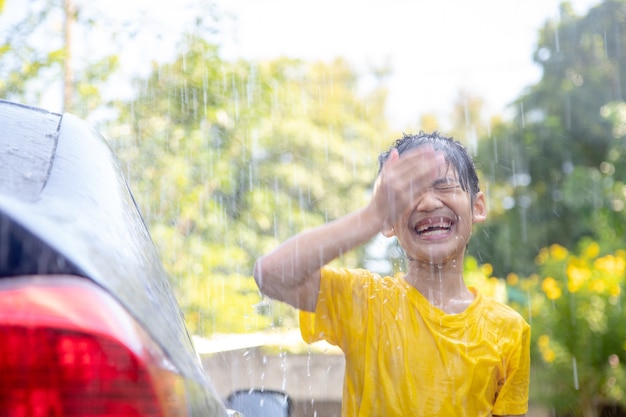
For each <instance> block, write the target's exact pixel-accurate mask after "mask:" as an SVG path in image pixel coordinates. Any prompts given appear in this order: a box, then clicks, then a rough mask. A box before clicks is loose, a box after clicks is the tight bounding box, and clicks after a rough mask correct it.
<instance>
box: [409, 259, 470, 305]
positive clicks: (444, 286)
mask: <svg viewBox="0 0 626 417" xmlns="http://www.w3.org/2000/svg"><path fill="white" fill-rule="evenodd" d="M405 280H406V281H407V282H408V283H409V284H411V285H412V286H414V287H415V288H416V289H417V290H418V291H419V292H420V293H421V294H422V295H423V296H424V297H425V298H426V299H427V300H428V301H429V302H430V303H431V304H432V305H433V306H435V307H437V308H439V309H440V310H442V311H444V312H445V313H448V314H458V313H462V312H463V311H465V309H466V308H467V307H468V306H469V305H470V304H471V303H472V301H474V294H473V293H472V292H471V291H470V290H469V288H467V285H465V281H464V279H463V264H462V262H461V263H456V262H454V261H453V262H449V263H446V264H440V265H439V264H425V263H419V262H418V261H409V269H408V271H407V274H406V276H405Z"/></svg>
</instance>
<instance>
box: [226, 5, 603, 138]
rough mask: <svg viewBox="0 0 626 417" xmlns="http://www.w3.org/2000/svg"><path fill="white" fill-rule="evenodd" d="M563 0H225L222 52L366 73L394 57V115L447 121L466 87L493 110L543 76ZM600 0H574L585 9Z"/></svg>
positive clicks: (396, 120) (406, 121) (400, 119)
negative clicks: (548, 40)
mask: <svg viewBox="0 0 626 417" xmlns="http://www.w3.org/2000/svg"><path fill="white" fill-rule="evenodd" d="M559 3H560V2H559V1H558V0H525V1H514V0H264V1H258V0H219V1H218V4H220V5H221V7H223V8H224V9H226V10H231V11H232V14H233V15H234V16H236V20H233V21H232V23H231V25H230V27H227V28H228V32H229V35H228V36H227V37H226V38H225V40H226V43H225V44H224V47H223V49H222V51H223V53H224V55H225V56H227V57H228V56H233V57H244V58H249V59H267V58H272V57H277V56H289V57H295V58H303V59H323V60H331V59H333V58H335V57H337V56H343V57H346V58H347V59H348V60H349V61H350V62H351V63H352V64H353V65H354V66H355V68H357V69H358V70H360V71H364V72H367V70H368V69H370V68H372V65H374V66H383V65H385V64H389V65H391V67H392V71H393V72H392V74H391V76H390V78H389V79H388V85H389V99H388V100H389V103H388V106H389V108H388V118H389V120H390V122H391V124H392V126H395V127H397V128H398V129H402V128H403V127H404V126H407V125H415V124H416V123H417V122H418V120H419V115H421V114H423V113H434V114H436V115H438V116H439V118H440V121H442V120H444V119H445V118H447V116H448V115H449V113H450V112H451V109H452V105H453V103H454V100H455V98H456V97H457V95H458V93H459V91H460V90H464V91H467V92H468V93H470V94H472V95H477V96H480V97H482V98H483V99H484V100H485V104H486V111H487V113H488V114H502V115H504V114H506V107H507V105H508V104H509V103H510V102H511V101H513V100H514V99H515V98H516V97H517V96H518V95H519V93H521V92H522V91H523V89H524V88H525V87H527V86H529V85H530V84H532V83H534V82H536V81H538V80H539V79H540V76H541V72H540V68H539V67H538V66H536V65H535V64H534V63H533V61H532V54H533V52H534V50H535V47H536V42H537V36H538V30H539V29H540V28H541V27H542V26H543V23H544V22H545V21H546V19H548V18H551V19H556V18H558V10H559ZM598 3H599V1H598V0H573V1H571V4H572V5H573V7H574V10H575V11H576V13H578V14H581V15H584V14H586V12H587V11H588V10H589V9H590V8H591V7H592V6H594V5H597V4H598Z"/></svg>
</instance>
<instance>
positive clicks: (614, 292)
mask: <svg viewBox="0 0 626 417" xmlns="http://www.w3.org/2000/svg"><path fill="white" fill-rule="evenodd" d="M621 293H622V289H621V288H620V286H619V285H616V284H613V285H611V287H610V288H609V294H611V296H613V297H619V295H620V294H621Z"/></svg>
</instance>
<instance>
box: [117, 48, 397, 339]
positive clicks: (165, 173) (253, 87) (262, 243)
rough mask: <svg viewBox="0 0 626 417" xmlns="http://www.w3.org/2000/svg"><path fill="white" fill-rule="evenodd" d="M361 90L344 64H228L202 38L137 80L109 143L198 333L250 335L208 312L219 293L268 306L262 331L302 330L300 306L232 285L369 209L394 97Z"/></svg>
mask: <svg viewBox="0 0 626 417" xmlns="http://www.w3.org/2000/svg"><path fill="white" fill-rule="evenodd" d="M357 81H358V77H357V76H356V75H355V74H354V73H353V71H352V70H351V69H350V67H349V66H348V65H347V64H346V63H345V62H343V61H340V60H339V61H336V62H332V63H313V64H310V63H304V62H301V61H297V60H291V59H278V60H275V61H270V62H262V63H258V64H256V63H250V62H245V61H238V62H225V61H223V60H222V59H221V58H220V57H219V51H218V48H217V47H216V46H215V45H212V44H209V43H207V42H205V41H203V40H201V39H198V38H194V37H189V38H188V40H187V44H186V47H185V48H184V50H183V51H182V52H181V54H180V55H179V56H178V57H177V58H176V59H175V60H174V61H173V62H171V63H169V64H165V65H162V66H155V68H154V70H153V72H152V74H151V75H150V76H149V77H148V79H147V80H138V82H137V84H136V85H137V89H138V91H139V94H138V96H137V97H136V98H135V99H134V100H133V101H132V102H129V103H119V106H118V112H119V115H120V118H119V120H121V121H125V122H126V123H125V125H123V126H119V125H116V126H111V130H110V131H109V133H108V134H107V136H108V137H111V138H114V141H113V142H112V143H113V146H114V148H115V149H116V151H117V153H118V155H119V156H120V157H121V159H122V160H124V161H125V162H126V166H127V167H128V168H129V169H128V171H129V172H128V176H129V178H130V183H131V186H132V188H133V189H134V190H135V193H136V196H137V199H138V201H139V204H140V206H141V208H142V212H143V213H144V215H145V216H146V219H147V222H148V224H149V225H150V228H151V230H153V236H154V240H155V242H156V244H157V245H158V246H159V247H160V251H161V254H162V257H163V260H164V263H165V265H166V266H167V267H168V269H169V272H170V273H171V274H172V276H173V277H174V279H175V281H176V282H177V285H176V287H177V291H178V293H179V294H180V299H181V301H182V305H183V308H184V310H185V311H187V314H189V315H191V316H194V317H196V318H197V317H202V319H201V320H200V319H199V318H198V319H196V318H194V317H190V318H189V321H190V322H191V323H192V324H193V326H192V328H193V329H194V331H197V332H198V333H201V334H210V333H211V332H214V331H218V332H228V331H233V332H237V331H244V330H251V325H250V324H249V323H248V325H246V326H244V325H234V324H233V323H232V320H233V319H232V318H228V317H226V315H227V314H226V313H225V312H223V311H220V310H219V309H220V308H222V306H221V305H217V304H212V303H210V302H208V298H207V297H206V294H208V293H210V292H211V291H217V293H225V294H227V295H226V296H225V297H226V298H227V299H230V300H231V301H230V302H231V303H232V304H236V305H241V306H250V305H252V304H257V303H259V302H261V301H262V302H261V304H260V307H259V309H257V311H259V312H261V313H262V314H266V315H267V314H269V315H270V317H266V318H258V320H257V321H251V322H254V323H255V324H254V325H256V326H258V327H259V328H264V327H267V326H273V325H277V324H279V323H283V324H284V323H285V322H289V321H290V320H293V317H294V314H293V311H292V310H291V309H286V308H285V307H284V306H278V305H269V304H268V303H270V302H268V301H263V300H261V299H260V296H259V295H258V293H254V295H252V294H251V293H249V292H246V293H245V296H244V295H243V294H242V293H241V292H240V291H239V290H237V288H236V287H233V286H231V285H230V284H229V285H226V284H225V283H226V282H231V280H232V277H242V276H246V277H251V275H252V267H253V263H254V261H255V259H256V258H257V257H258V256H260V255H261V254H263V253H265V252H266V251H268V250H270V249H271V248H273V247H274V246H275V245H277V244H278V243H279V242H280V241H282V240H284V239H286V238H287V237H289V236H291V235H293V234H294V233H296V232H298V231H301V230H303V229H305V228H307V227H311V226H315V225H319V224H322V223H323V222H325V221H327V220H328V219H331V218H335V217H337V216H339V215H343V214H345V213H346V212H348V211H350V210H353V209H355V208H357V207H360V206H361V205H363V204H364V203H365V202H366V201H367V194H368V193H369V189H370V186H371V184H372V183H373V180H374V178H375V176H376V172H377V159H376V158H377V154H376V153H375V152H378V151H380V150H383V149H384V148H385V147H386V146H388V145H389V144H390V142H391V139H390V137H389V135H388V134H387V132H386V131H385V129H386V128H385V121H384V118H383V116H382V115H383V113H384V112H383V107H384V95H381V94H374V95H372V96H368V97H360V96H358V95H356V94H355V91H356V87H357ZM383 143H384V145H383ZM359 256H360V255H359V253H357V254H353V255H351V256H349V257H347V261H348V262H352V264H353V265H356V264H357V263H356V261H357V258H358V257H359ZM205 281H207V282H205ZM248 281H251V278H248ZM201 282H202V284H200V283H201ZM212 282H216V283H220V284H219V285H218V284H215V285H214V284H212ZM190 283H193V284H190ZM195 285H197V286H198V288H199V289H200V290H199V291H190V289H191V288H194V286H195ZM220 285H223V287H220ZM220 288H221V289H220ZM255 297H256V300H254V298H255ZM270 304H272V303H270ZM242 308H243V307H242ZM253 313H254V312H253V311H250V312H249V314H250V315H253ZM236 317H238V318H237V319H234V320H241V317H242V316H241V315H239V316H236ZM252 327H253V326H252Z"/></svg>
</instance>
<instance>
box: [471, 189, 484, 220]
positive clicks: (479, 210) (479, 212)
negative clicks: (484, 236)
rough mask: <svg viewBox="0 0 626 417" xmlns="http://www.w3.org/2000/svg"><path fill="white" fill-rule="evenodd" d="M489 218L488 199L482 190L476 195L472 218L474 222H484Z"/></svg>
mask: <svg viewBox="0 0 626 417" xmlns="http://www.w3.org/2000/svg"><path fill="white" fill-rule="evenodd" d="M486 218H487V201H486V199H485V195H484V194H483V193H482V191H479V192H478V193H477V194H476V195H475V196H474V205H473V206H472V220H473V222H474V223H481V222H484V221H485V219H486Z"/></svg>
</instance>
